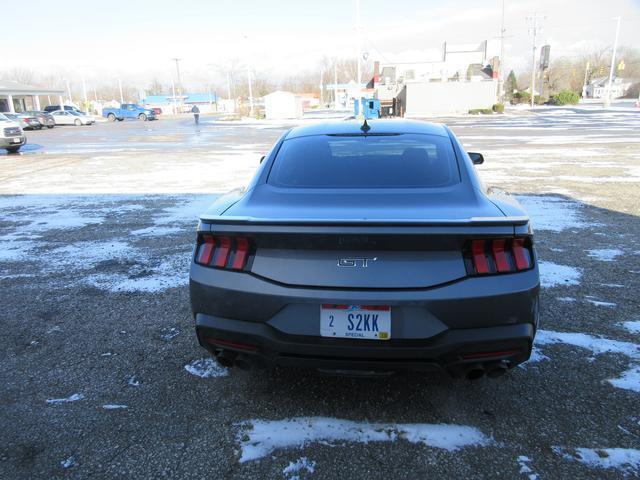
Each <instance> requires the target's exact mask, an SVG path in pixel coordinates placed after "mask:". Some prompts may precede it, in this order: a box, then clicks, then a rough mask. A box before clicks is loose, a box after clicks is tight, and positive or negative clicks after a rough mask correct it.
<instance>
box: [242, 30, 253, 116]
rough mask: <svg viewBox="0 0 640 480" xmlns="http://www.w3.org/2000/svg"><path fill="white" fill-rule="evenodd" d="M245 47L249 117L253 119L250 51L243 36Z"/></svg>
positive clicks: (245, 37)
mask: <svg viewBox="0 0 640 480" xmlns="http://www.w3.org/2000/svg"><path fill="white" fill-rule="evenodd" d="M244 39H245V41H246V45H247V83H248V84H249V116H250V117H253V85H252V84H251V62H250V61H249V60H250V55H251V49H250V48H249V47H250V45H249V37H247V36H246V35H245V36H244Z"/></svg>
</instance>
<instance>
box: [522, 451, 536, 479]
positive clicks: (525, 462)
mask: <svg viewBox="0 0 640 480" xmlns="http://www.w3.org/2000/svg"><path fill="white" fill-rule="evenodd" d="M530 462H531V459H530V458H529V457H527V456H525V455H520V456H519V457H518V466H520V473H521V474H523V475H527V477H528V478H529V480H538V474H537V473H534V471H533V470H532V469H531V467H530V466H529V465H528V464H529V463H530Z"/></svg>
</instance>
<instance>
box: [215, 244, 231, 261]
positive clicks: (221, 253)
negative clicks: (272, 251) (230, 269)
mask: <svg viewBox="0 0 640 480" xmlns="http://www.w3.org/2000/svg"><path fill="white" fill-rule="evenodd" d="M218 240H219V241H220V247H219V248H216V258H215V260H214V261H213V265H214V266H216V267H226V266H227V260H229V251H230V250H231V239H230V238H229V237H218Z"/></svg>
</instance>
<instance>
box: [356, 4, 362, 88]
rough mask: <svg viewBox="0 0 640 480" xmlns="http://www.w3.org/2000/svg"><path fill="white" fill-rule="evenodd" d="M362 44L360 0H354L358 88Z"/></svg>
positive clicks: (360, 72)
mask: <svg viewBox="0 0 640 480" xmlns="http://www.w3.org/2000/svg"><path fill="white" fill-rule="evenodd" d="M361 50H362V46H361V44H360V0H356V65H357V71H358V73H357V78H356V83H357V84H358V89H360V83H361V82H362V80H361V78H362V69H361V67H360V51H361Z"/></svg>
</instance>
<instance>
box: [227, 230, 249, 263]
mask: <svg viewBox="0 0 640 480" xmlns="http://www.w3.org/2000/svg"><path fill="white" fill-rule="evenodd" d="M248 255H249V240H247V239H246V238H245V237H238V238H236V251H235V254H234V255H233V262H232V263H231V268H233V269H234V270H242V269H243V268H244V266H245V264H246V263H247V256H248Z"/></svg>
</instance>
